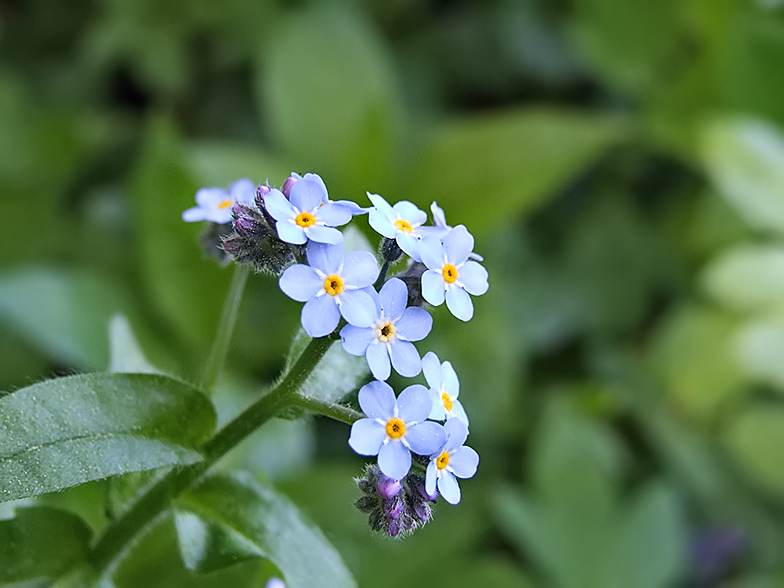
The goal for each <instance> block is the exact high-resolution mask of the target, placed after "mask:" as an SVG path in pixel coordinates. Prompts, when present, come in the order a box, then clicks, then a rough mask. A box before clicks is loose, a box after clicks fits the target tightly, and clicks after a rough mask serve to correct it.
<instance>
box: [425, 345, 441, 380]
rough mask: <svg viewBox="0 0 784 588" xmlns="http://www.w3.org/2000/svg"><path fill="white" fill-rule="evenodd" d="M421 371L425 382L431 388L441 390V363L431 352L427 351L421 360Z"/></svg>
mask: <svg viewBox="0 0 784 588" xmlns="http://www.w3.org/2000/svg"><path fill="white" fill-rule="evenodd" d="M422 371H423V372H424V374H425V380H427V384H428V385H429V386H430V387H431V388H435V389H436V390H440V389H441V380H442V377H441V361H440V360H439V359H438V356H437V355H436V354H435V353H433V352H432V351H428V352H427V353H426V354H425V356H424V357H423V358H422Z"/></svg>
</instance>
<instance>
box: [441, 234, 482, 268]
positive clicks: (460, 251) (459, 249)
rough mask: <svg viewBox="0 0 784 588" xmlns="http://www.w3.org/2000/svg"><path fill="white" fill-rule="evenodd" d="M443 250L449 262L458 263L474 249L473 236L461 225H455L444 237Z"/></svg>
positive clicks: (466, 257)
mask: <svg viewBox="0 0 784 588" xmlns="http://www.w3.org/2000/svg"><path fill="white" fill-rule="evenodd" d="M443 242H444V251H446V258H447V259H448V260H449V263H451V264H453V265H460V264H461V263H463V262H464V261H465V260H466V259H468V255H469V254H470V253H471V251H473V249H474V237H473V236H472V235H471V233H469V232H468V229H466V228H465V227H464V226H463V225H457V226H456V227H455V228H454V229H452V230H451V231H449V233H447V236H446V237H444V241H443Z"/></svg>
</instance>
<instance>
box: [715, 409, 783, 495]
mask: <svg viewBox="0 0 784 588" xmlns="http://www.w3.org/2000/svg"><path fill="white" fill-rule="evenodd" d="M724 442H725V444H726V447H727V449H728V450H729V452H730V454H731V456H732V457H733V458H734V459H735V463H736V466H737V468H738V469H740V470H741V471H743V472H744V473H745V474H746V475H747V476H748V477H749V479H751V480H752V481H753V482H755V483H756V484H757V485H758V486H760V487H761V488H764V489H767V490H769V491H771V492H774V493H776V494H778V495H779V496H784V468H782V467H781V448H782V447H784V408H782V407H781V406H780V405H776V404H770V403H757V404H755V405H752V406H749V407H748V408H746V409H745V410H743V411H742V412H738V413H737V414H736V415H735V418H734V419H733V421H732V422H731V423H730V424H729V425H728V427H727V429H726V431H725V434H724Z"/></svg>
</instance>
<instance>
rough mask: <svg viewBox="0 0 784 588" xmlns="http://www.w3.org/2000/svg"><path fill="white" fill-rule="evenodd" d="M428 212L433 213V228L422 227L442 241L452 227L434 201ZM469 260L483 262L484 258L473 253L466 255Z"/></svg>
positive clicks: (442, 210)
mask: <svg viewBox="0 0 784 588" xmlns="http://www.w3.org/2000/svg"><path fill="white" fill-rule="evenodd" d="M430 212H432V213H433V224H434V225H435V227H423V228H425V229H428V228H429V229H430V231H429V232H428V234H429V235H438V238H439V239H443V238H444V237H445V236H446V235H447V233H449V231H451V230H452V227H451V226H449V224H447V222H446V215H445V214H444V209H443V208H441V207H440V206H439V205H438V204H436V202H435V200H434V201H433V204H431V205H430ZM468 257H469V259H475V260H477V261H484V260H485V258H484V257H482V256H481V255H479V254H478V253H474V252H473V251H472V252H471V253H469V254H468Z"/></svg>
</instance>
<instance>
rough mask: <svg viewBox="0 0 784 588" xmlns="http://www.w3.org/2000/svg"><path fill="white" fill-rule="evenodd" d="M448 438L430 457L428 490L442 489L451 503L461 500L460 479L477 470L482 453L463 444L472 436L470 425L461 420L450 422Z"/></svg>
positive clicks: (448, 424) (440, 491)
mask: <svg viewBox="0 0 784 588" xmlns="http://www.w3.org/2000/svg"><path fill="white" fill-rule="evenodd" d="M444 430H445V431H446V433H447V438H446V441H445V442H444V444H443V445H442V446H441V447H440V448H439V449H438V450H436V451H435V452H434V453H433V454H432V455H431V456H430V463H429V464H428V466H427V473H426V474H425V491H426V492H427V493H428V494H433V493H434V492H435V491H436V484H437V485H438V492H439V493H440V494H441V496H443V497H444V500H446V501H447V502H448V503H449V504H457V503H458V502H460V486H459V485H458V483H457V478H470V477H471V476H473V475H474V474H475V473H476V467H477V466H478V465H479V455H477V453H476V451H474V450H473V449H471V448H470V447H466V446H464V445H463V443H465V440H466V439H467V438H468V427H466V424H465V423H464V422H463V421H461V420H460V419H452V420H449V421H447V422H446V424H445V425H444Z"/></svg>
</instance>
